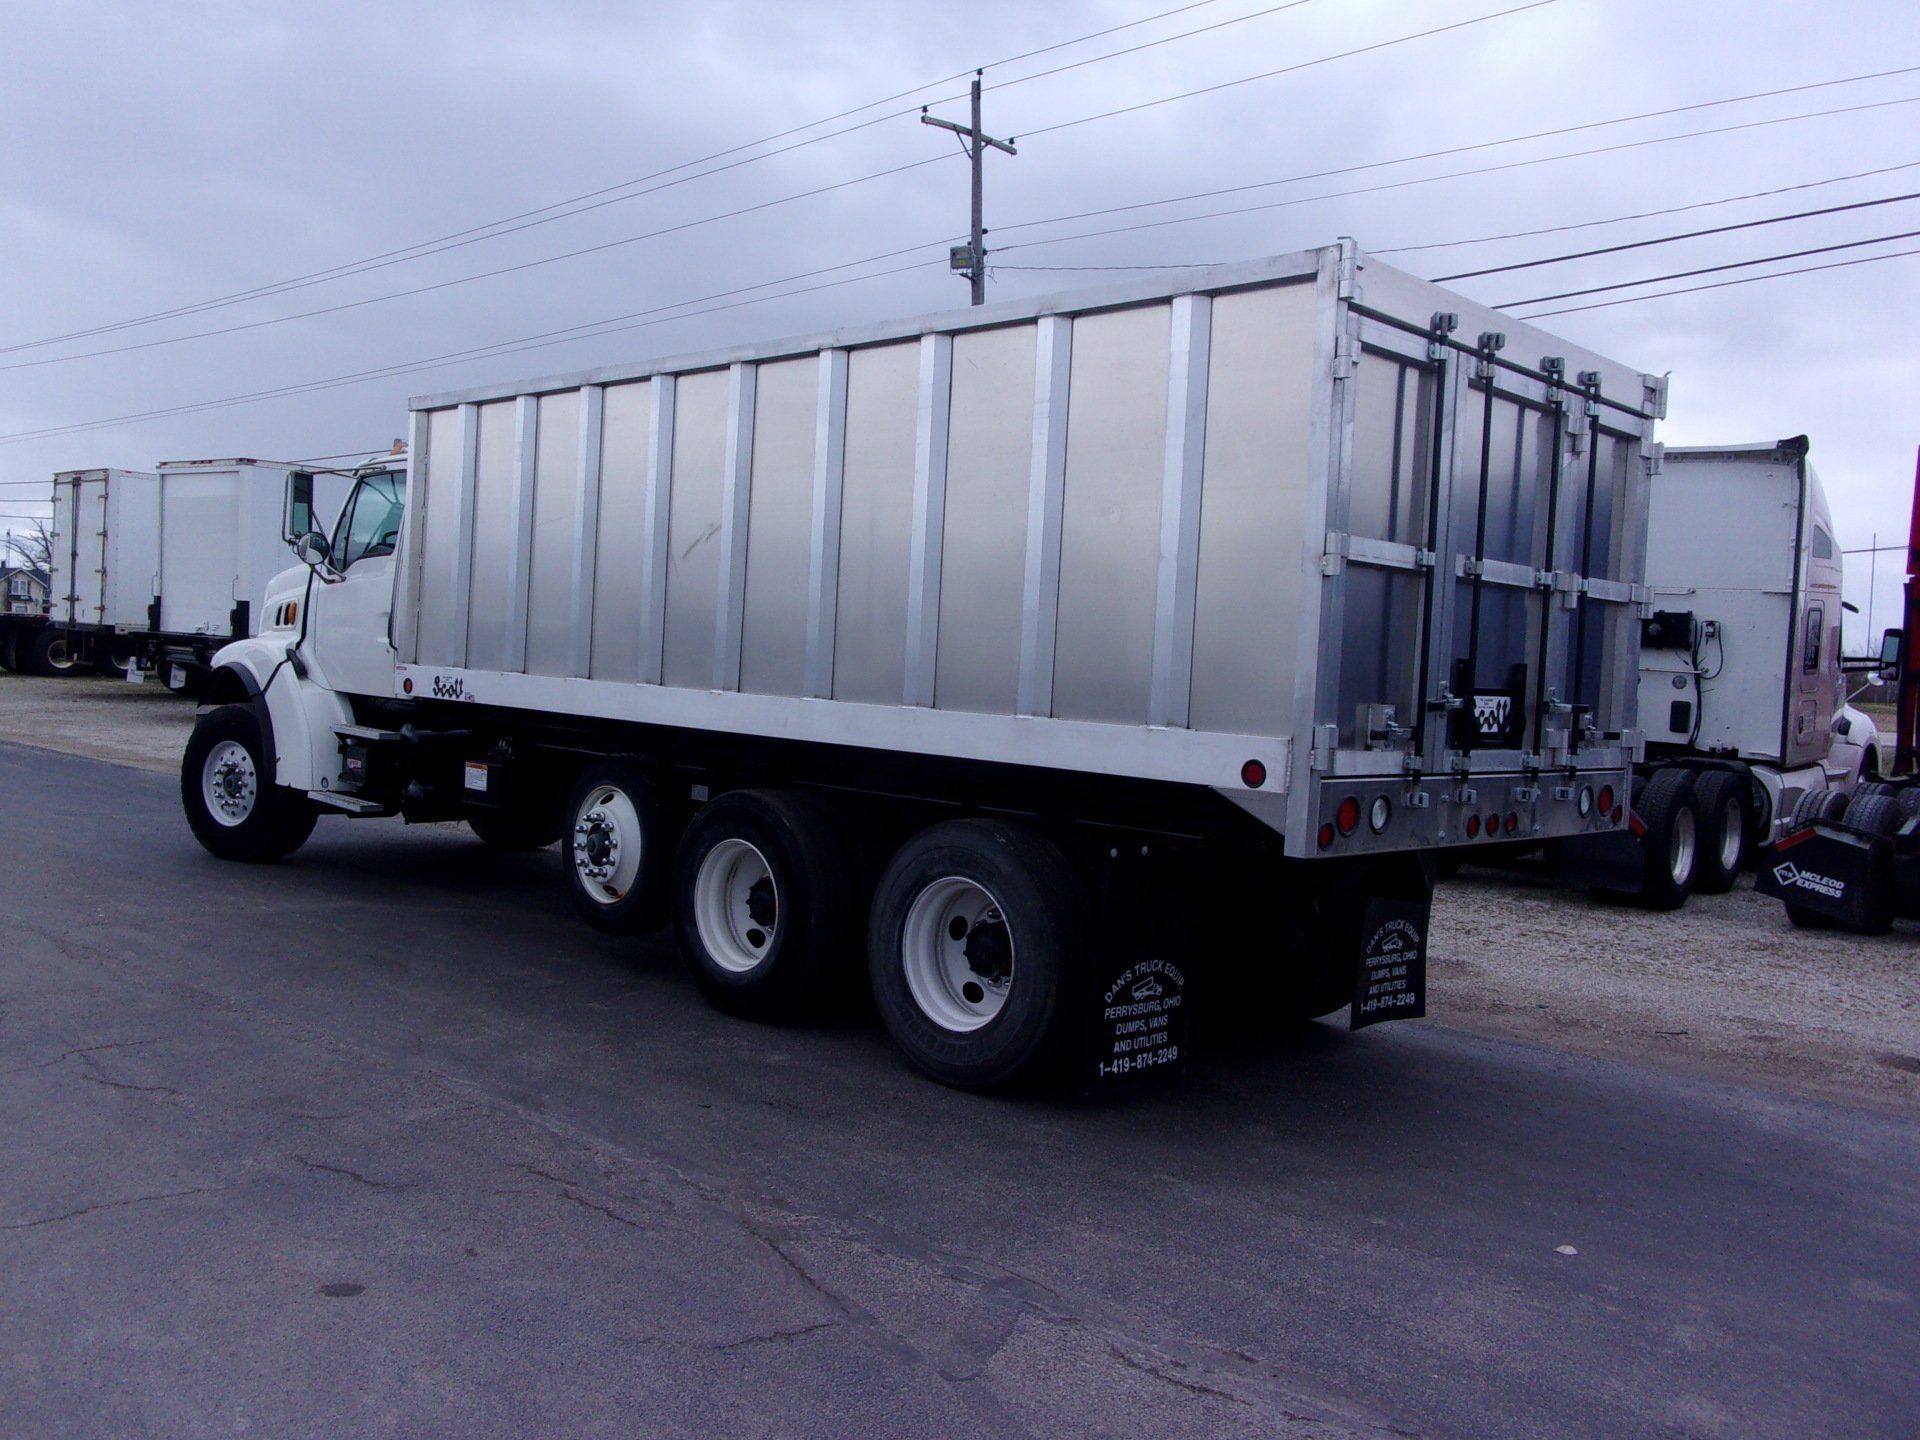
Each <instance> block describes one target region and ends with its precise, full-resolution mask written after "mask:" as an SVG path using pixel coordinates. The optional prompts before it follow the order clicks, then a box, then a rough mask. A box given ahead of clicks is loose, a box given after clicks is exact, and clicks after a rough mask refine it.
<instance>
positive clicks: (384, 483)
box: [333, 470, 406, 570]
mask: <svg viewBox="0 0 1920 1440" xmlns="http://www.w3.org/2000/svg"><path fill="white" fill-rule="evenodd" d="M405 502H406V476H405V474H404V472H402V471H398V470H388V471H384V472H383V473H381V474H379V475H369V476H367V477H366V478H365V479H363V480H362V481H361V482H360V483H359V484H358V485H356V486H354V489H353V495H352V496H351V498H349V499H348V501H347V508H346V509H345V510H344V511H343V512H342V513H341V516H340V529H339V533H338V534H337V535H336V536H335V539H334V546H333V564H334V568H335V569H337V570H345V569H347V568H348V567H349V566H350V565H352V564H354V563H355V562H356V561H359V560H368V559H372V558H374V557H376V556H380V555H391V554H393V551H394V547H395V546H396V545H397V544H398V543H399V540H400V520H401V517H402V515H403V514H404V513H405V509H406V504H405Z"/></svg>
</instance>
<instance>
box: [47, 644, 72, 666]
mask: <svg viewBox="0 0 1920 1440" xmlns="http://www.w3.org/2000/svg"><path fill="white" fill-rule="evenodd" d="M47 668H48V669H50V670H71V669H73V651H72V650H71V649H70V648H69V646H68V645H67V642H66V641H65V640H52V641H49V642H48V644H47Z"/></svg>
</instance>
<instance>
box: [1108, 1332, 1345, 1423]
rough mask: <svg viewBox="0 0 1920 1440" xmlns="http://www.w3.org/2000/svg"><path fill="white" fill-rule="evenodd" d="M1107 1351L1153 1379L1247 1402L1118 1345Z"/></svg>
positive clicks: (1229, 1399) (1184, 1388) (1240, 1402)
mask: <svg viewBox="0 0 1920 1440" xmlns="http://www.w3.org/2000/svg"><path fill="white" fill-rule="evenodd" d="M1107 1353H1108V1354H1109V1355H1111V1356H1112V1357H1113V1358H1114V1359H1116V1360H1118V1361H1119V1362H1120V1363H1121V1364H1122V1365H1124V1366H1126V1367H1127V1368H1128V1369H1129V1370H1138V1371H1139V1372H1140V1373H1141V1374H1142V1375H1151V1376H1152V1377H1153V1378H1154V1379H1156V1380H1159V1381H1162V1382H1164V1383H1165V1384H1168V1385H1172V1386H1174V1387H1175V1388H1176V1389H1180V1390H1186V1391H1189V1392H1191V1393H1192V1394H1195V1395H1211V1396H1212V1397H1213V1398H1214V1399H1216V1400H1227V1401H1231V1402H1232V1403H1233V1404H1235V1405H1245V1404H1246V1403H1247V1402H1246V1401H1245V1400H1242V1399H1241V1398H1240V1397H1239V1396H1238V1395H1233V1394H1229V1393H1228V1392H1227V1391H1225V1390H1216V1389H1215V1388H1214V1387H1213V1386H1211V1385H1202V1384H1201V1383H1200V1382H1199V1381H1197V1380H1187V1379H1183V1378H1182V1377H1181V1376H1178V1375H1169V1374H1168V1373H1167V1372H1166V1371H1164V1370H1162V1369H1160V1368H1159V1367H1158V1366H1157V1365H1149V1364H1147V1363H1146V1362H1145V1361H1142V1360H1136V1359H1134V1358H1133V1356H1131V1355H1129V1354H1127V1352H1126V1351H1124V1350H1122V1349H1121V1348H1120V1347H1119V1346H1118V1345H1109V1346H1107ZM1293 1418H1296V1419H1302V1420H1304V1419H1307V1418H1308V1417H1307V1416H1304V1415H1302V1416H1296V1417H1293Z"/></svg>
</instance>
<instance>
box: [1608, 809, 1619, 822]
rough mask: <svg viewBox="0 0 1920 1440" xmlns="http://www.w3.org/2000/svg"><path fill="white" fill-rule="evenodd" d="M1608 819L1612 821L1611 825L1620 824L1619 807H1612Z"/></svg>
mask: <svg viewBox="0 0 1920 1440" xmlns="http://www.w3.org/2000/svg"><path fill="white" fill-rule="evenodd" d="M1608 818H1610V819H1611V820H1612V821H1613V823H1614V824H1616V825H1618V824H1619V823H1620V807H1619V806H1618V805H1616V806H1614V807H1613V814H1612V815H1611V816H1610V817H1608Z"/></svg>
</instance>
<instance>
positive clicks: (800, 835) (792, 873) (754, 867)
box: [673, 790, 857, 1022]
mask: <svg viewBox="0 0 1920 1440" xmlns="http://www.w3.org/2000/svg"><path fill="white" fill-rule="evenodd" d="M673 896H674V907H673V910H674V927H675V929H676V930H677V931H678V932H679V936H680V951H681V954H682V955H684V956H685V958H686V962H687V968H688V969H689V970H691V971H692V972H693V981H694V984H695V985H697V986H698V987H699V989H700V993H701V994H702V995H703V996H705V997H706V1000H707V1003H708V1004H710V1005H712V1006H713V1007H714V1008H715V1009H717V1010H722V1011H725V1012H726V1013H727V1014H729V1015H739V1016H743V1017H745V1018H747V1019H750V1020H762V1021H772V1022H782V1021H792V1020H797V1019H802V1018H804V1017H806V1016H808V1015H811V1014H816V1013H818V1012H819V1011H820V1010H822V1009H824V1008H826V1007H827V1005H828V1003H829V1002H830V1001H831V1000H833V999H834V998H837V997H838V996H839V995H840V994H842V993H843V992H844V990H845V988H846V986H845V984H844V978H845V976H846V975H847V973H848V972H849V971H850V970H852V969H853V965H854V947H855V944H856V941H857V935H856V926H855V924H854V914H855V905H854V886H853V879H852V871H851V868H850V866H849V864H848V851H847V847H846V846H845V845H844V844H843V843H842V841H841V839H840V837H839V836H838V835H837V834H836V833H835V832H834V828H833V826H832V824H831V823H830V821H829V820H828V818H827V815H826V813H825V812H824V811H823V810H822V809H821V808H820V807H819V806H818V805H817V804H815V803H814V802H813V801H811V800H808V799H805V798H803V797H801V796H798V795H790V794H784V793H782V792H780V791H776V790H735V791H731V792H729V793H728V794H725V795H722V796H720V797H719V798H718V799H716V800H714V801H712V802H711V803H710V804H708V805H707V806H706V807H705V808H703V809H702V810H700V811H699V813H697V814H696V815H695V816H694V817H693V821H692V823H691V824H689V825H688V826H687V833H686V835H685V837H684V838H683V839H682V840H681V842H680V854H679V858H678V860H677V861H676V862H675V865H674V880H673Z"/></svg>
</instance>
